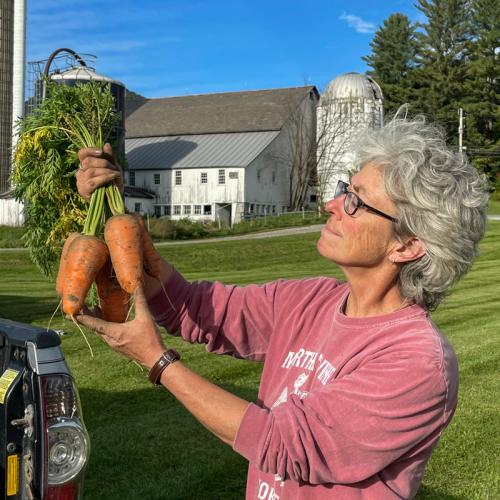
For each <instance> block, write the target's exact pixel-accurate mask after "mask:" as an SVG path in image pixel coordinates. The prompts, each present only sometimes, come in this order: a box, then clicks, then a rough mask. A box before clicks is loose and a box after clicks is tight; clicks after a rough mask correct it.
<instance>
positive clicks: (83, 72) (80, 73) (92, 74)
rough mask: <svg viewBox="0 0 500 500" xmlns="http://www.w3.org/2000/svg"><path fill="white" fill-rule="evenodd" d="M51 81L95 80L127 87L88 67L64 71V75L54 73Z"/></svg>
mask: <svg viewBox="0 0 500 500" xmlns="http://www.w3.org/2000/svg"><path fill="white" fill-rule="evenodd" d="M50 79H51V80H87V81H88V80H94V81H96V82H107V83H113V84H115V85H121V86H122V87H125V85H123V83H122V82H120V81H118V80H114V79H113V78H110V77H109V76H106V75H102V74H101V73H97V71H96V70H95V69H93V68H89V67H87V66H79V67H77V68H71V69H68V70H67V71H63V72H62V73H53V74H52V75H50Z"/></svg>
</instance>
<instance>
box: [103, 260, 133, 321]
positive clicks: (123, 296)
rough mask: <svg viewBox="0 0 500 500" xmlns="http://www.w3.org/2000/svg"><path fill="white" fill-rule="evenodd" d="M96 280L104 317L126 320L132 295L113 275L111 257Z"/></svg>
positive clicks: (110, 319)
mask: <svg viewBox="0 0 500 500" xmlns="http://www.w3.org/2000/svg"><path fill="white" fill-rule="evenodd" d="M95 282H96V285H97V295H98V296H99V307H100V309H101V313H102V319H104V320H106V321H112V322H113V323H123V322H125V320H126V319H127V315H128V311H129V300H130V295H129V294H128V293H127V292H126V291H125V290H123V289H122V287H121V286H120V284H119V283H118V281H117V279H116V277H115V276H114V275H113V267H112V265H111V260H110V259H108V260H107V262H106V264H104V266H103V267H102V269H101V270H100V271H99V273H98V274H97V278H96V280H95Z"/></svg>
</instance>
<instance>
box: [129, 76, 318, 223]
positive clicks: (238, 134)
mask: <svg viewBox="0 0 500 500" xmlns="http://www.w3.org/2000/svg"><path fill="white" fill-rule="evenodd" d="M318 98H319V94H318V91H317V90H316V87H314V86H307V87H296V88H288V89H275V90H262V91H251V92H229V93H221V94H207V95H194V96H183V97H169V98H161V99H137V98H135V99H128V100H127V102H126V110H127V111H126V118H125V127H126V139H125V152H126V156H127V167H128V168H127V171H126V173H125V179H126V183H127V185H128V187H129V188H140V189H141V190H142V192H141V193H140V195H139V193H138V192H137V191H135V192H131V191H130V190H129V189H128V190H127V191H128V192H127V191H126V194H125V203H126V206H127V208H128V210H131V211H138V212H141V213H150V214H155V215H157V216H169V217H171V218H172V219H180V218H184V217H189V218H191V219H194V220H197V219H202V220H219V221H222V222H223V223H225V224H228V225H231V224H233V223H235V222H238V221H240V220H241V219H242V218H243V217H244V215H245V214H253V215H258V214H264V213H267V214H271V215H272V214H278V213H282V212H284V211H286V210H287V208H288V206H289V204H290V182H291V180H290V162H291V160H290V161H289V159H290V157H291V156H292V155H293V151H291V150H292V149H293V147H294V146H293V141H294V140H297V137H296V136H297V134H296V132H295V131H294V126H293V123H292V120H293V118H292V117H293V116H296V114H297V113H300V114H301V116H302V118H303V120H302V122H303V123H304V124H305V125H304V127H303V128H304V131H305V134H304V136H307V139H308V140H314V139H315V137H314V136H315V132H316V106H317V102H318ZM302 122H301V123H302ZM145 194H147V195H149V196H150V197H149V198H148V197H145ZM151 196H152V197H151Z"/></svg>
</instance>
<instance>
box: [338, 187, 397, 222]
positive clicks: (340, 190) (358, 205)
mask: <svg viewBox="0 0 500 500" xmlns="http://www.w3.org/2000/svg"><path fill="white" fill-rule="evenodd" d="M348 187H349V184H348V183H347V182H344V181H340V180H339V181H338V182H337V187H336V188H335V194H334V196H333V197H334V198H338V197H339V196H341V195H343V194H345V198H344V211H345V213H346V214H347V215H354V214H355V213H356V212H357V211H358V208H361V207H364V208H366V210H368V211H370V212H372V213H374V214H376V215H380V217H384V218H386V219H389V220H390V221H392V222H397V221H398V219H396V218H394V217H392V216H391V215H388V214H385V213H384V212H381V211H380V210H377V209H376V208H373V207H371V206H370V205H367V204H366V203H365V202H364V201H363V200H362V199H361V198H360V197H359V196H358V195H357V194H356V193H353V192H352V191H348V189H347V188H348ZM353 196H354V198H355V199H356V205H355V207H354V210H352V211H351V213H349V209H348V208H347V207H349V206H351V203H350V197H353Z"/></svg>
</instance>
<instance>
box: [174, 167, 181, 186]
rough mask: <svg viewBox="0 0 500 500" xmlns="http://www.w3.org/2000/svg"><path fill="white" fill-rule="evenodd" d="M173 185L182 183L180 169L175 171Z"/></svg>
mask: <svg viewBox="0 0 500 500" xmlns="http://www.w3.org/2000/svg"><path fill="white" fill-rule="evenodd" d="M175 185H176V186H181V185H182V170H176V171H175Z"/></svg>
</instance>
